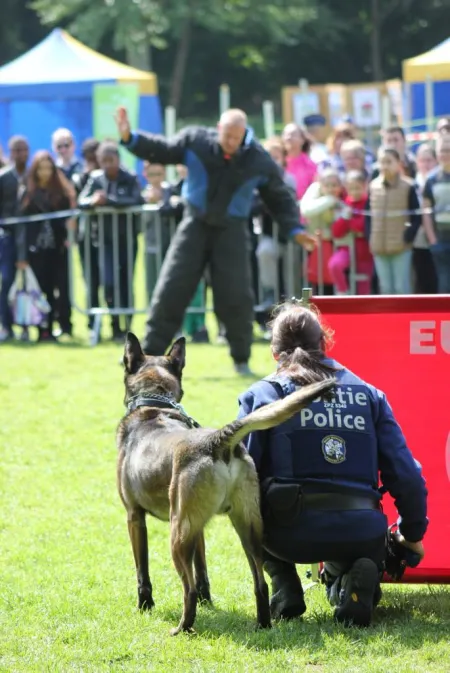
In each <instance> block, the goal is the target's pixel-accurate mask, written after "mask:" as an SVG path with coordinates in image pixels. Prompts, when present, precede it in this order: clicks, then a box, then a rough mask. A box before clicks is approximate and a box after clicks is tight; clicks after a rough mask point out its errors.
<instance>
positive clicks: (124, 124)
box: [114, 107, 131, 143]
mask: <svg viewBox="0 0 450 673" xmlns="http://www.w3.org/2000/svg"><path fill="white" fill-rule="evenodd" d="M114 119H115V121H116V124H117V130H118V132H119V135H120V138H121V140H123V142H124V143H127V142H128V141H129V140H130V136H131V127H130V122H129V119H128V112H127V109H126V108H124V107H119V108H117V112H116V114H115V117H114Z"/></svg>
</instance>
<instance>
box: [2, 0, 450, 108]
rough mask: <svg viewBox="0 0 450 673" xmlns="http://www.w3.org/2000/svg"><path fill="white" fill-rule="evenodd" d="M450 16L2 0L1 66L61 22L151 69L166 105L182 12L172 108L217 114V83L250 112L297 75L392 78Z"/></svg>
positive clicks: (140, 0)
mask: <svg viewBox="0 0 450 673" xmlns="http://www.w3.org/2000/svg"><path fill="white" fill-rule="evenodd" d="M29 6H31V7H32V8H33V10H31V9H29V8H28V7H29ZM374 8H376V9H377V16H378V19H377V22H375V20H374ZM449 15H450V0H427V1H426V2H425V1H424V0H221V1H219V0H183V1H180V0H2V16H7V17H8V21H0V63H3V62H6V61H7V60H9V59H12V58H14V57H15V56H18V55H20V53H22V52H23V51H24V50H25V49H27V48H28V49H29V48H30V47H32V46H34V44H36V43H37V42H38V41H39V40H40V39H42V37H43V36H44V35H45V34H46V32H47V31H48V28H49V27H50V26H55V25H61V26H62V27H65V28H68V29H69V31H71V32H73V34H74V35H75V36H76V37H77V38H78V39H80V40H82V41H83V42H86V43H87V44H89V45H91V46H92V47H94V48H96V49H100V50H101V51H102V52H104V53H106V54H108V55H109V56H111V57H113V58H117V59H118V60H121V61H128V62H130V63H132V64H133V65H137V66H138V67H152V69H153V70H155V71H156V72H157V74H158V78H159V83H160V91H161V95H162V98H163V103H164V104H166V103H167V102H168V99H169V90H170V91H171V92H172V89H173V87H172V84H173V80H174V79H175V75H174V70H175V68H174V64H175V63H176V62H177V55H178V56H179V54H180V40H181V39H182V35H183V28H185V26H186V19H187V18H189V22H190V36H189V42H190V45H188V48H187V49H185V51H183V52H182V58H181V61H182V62H183V63H184V66H185V67H184V72H180V70H179V69H178V70H177V76H178V79H179V80H181V81H182V85H183V96H182V98H181V102H180V105H179V113H180V115H181V116H183V117H189V116H204V115H211V114H216V113H217V107H218V105H217V91H218V87H219V85H220V84H221V83H222V82H227V83H228V84H229V85H230V88H231V97H232V101H233V102H234V104H236V105H240V106H242V107H245V108H246V109H247V110H248V111H249V112H250V113H253V112H256V111H259V110H260V108H261V101H262V100H264V99H265V98H273V99H274V100H275V101H276V102H278V101H279V95H280V88H281V87H282V86H284V85H288V84H291V85H295V84H296V82H297V81H298V79H299V78H300V77H305V78H306V79H308V80H309V81H310V82H311V83H314V84H321V83H327V82H343V83H351V82H364V81H368V80H370V79H373V78H375V77H376V76H378V75H379V73H380V72H381V73H382V76H383V77H384V78H391V77H398V76H400V75H401V62H402V60H403V59H405V58H409V57H411V56H414V55H416V54H419V53H421V52H423V51H425V50H427V49H430V48H432V47H433V46H435V45H436V44H438V43H439V42H441V41H442V40H444V39H446V38H447V37H448V16H449ZM38 16H39V18H40V20H41V21H42V22H43V24H44V27H42V26H40V25H39V23H38V20H37V17H38ZM375 23H377V25H378V31H377V34H378V37H379V44H378V46H377V45H374V43H373V35H374V30H375V28H376V26H375ZM376 46H377V49H376V48H375V47H376ZM149 47H152V60H151V62H150V59H149V51H150V50H149ZM185 47H186V45H185ZM179 60H180V59H178V61H179ZM139 64H141V65H139ZM180 88H181V87H180V82H178V89H180Z"/></svg>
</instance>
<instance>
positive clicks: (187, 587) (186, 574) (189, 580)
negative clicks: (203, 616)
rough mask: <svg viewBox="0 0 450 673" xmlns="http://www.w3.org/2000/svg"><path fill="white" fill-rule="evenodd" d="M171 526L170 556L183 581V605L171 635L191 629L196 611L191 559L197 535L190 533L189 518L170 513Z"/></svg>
mask: <svg viewBox="0 0 450 673" xmlns="http://www.w3.org/2000/svg"><path fill="white" fill-rule="evenodd" d="M170 526H171V547H172V558H173V562H174V564H175V568H176V569H177V572H178V574H179V576H180V579H181V581H182V583H183V590H184V605H183V614H182V616H181V620H180V623H179V624H178V626H177V628H175V629H172V630H171V632H170V634H171V635H172V636H176V635H178V634H179V633H180V632H181V631H188V632H191V633H192V631H193V629H192V626H193V624H194V621H195V616H196V612H197V597H198V594H197V589H196V585H195V579H194V569H193V559H194V554H195V549H196V546H197V544H198V537H197V536H195V537H194V536H192V535H190V531H189V520H188V519H187V518H185V519H184V520H181V521H180V519H179V518H178V517H177V516H176V515H172V516H171V520H170Z"/></svg>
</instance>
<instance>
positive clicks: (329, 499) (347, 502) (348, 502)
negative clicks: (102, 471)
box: [301, 493, 380, 512]
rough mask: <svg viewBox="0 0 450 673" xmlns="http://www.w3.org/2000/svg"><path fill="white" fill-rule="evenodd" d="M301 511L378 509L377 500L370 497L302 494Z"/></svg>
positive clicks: (338, 494)
mask: <svg viewBox="0 0 450 673" xmlns="http://www.w3.org/2000/svg"><path fill="white" fill-rule="evenodd" d="M301 507H302V509H316V510H322V511H330V512H331V511H337V510H352V509H353V510H358V509H380V503H379V501H378V500H375V499H374V498H370V497H364V496H357V495H347V494H344V493H303V494H302V495H301Z"/></svg>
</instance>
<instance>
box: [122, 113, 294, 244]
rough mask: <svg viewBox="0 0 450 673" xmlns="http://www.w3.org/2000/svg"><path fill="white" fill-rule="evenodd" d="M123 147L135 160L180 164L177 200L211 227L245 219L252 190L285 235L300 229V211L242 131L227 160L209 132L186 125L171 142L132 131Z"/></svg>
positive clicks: (265, 154) (260, 151)
mask: <svg viewBox="0 0 450 673" xmlns="http://www.w3.org/2000/svg"><path fill="white" fill-rule="evenodd" d="M122 144H123V145H125V147H126V148H127V149H129V150H130V152H132V153H133V154H134V155H135V156H137V157H138V158H140V159H145V160H147V161H150V162H152V163H158V164H165V165H167V164H184V165H185V166H187V168H188V175H187V178H186V180H185V183H184V185H183V197H184V199H185V200H186V202H187V204H188V210H190V211H191V214H192V216H193V217H196V218H198V219H201V220H202V221H204V222H206V223H207V224H209V225H211V226H221V227H223V226H225V225H226V224H227V222H228V221H230V220H231V221H235V220H243V221H244V220H245V221H247V220H248V218H249V216H250V212H251V208H252V199H253V191H254V190H255V189H257V190H258V191H259V193H260V195H261V198H262V199H263V201H264V203H265V204H266V206H267V208H268V209H269V211H270V212H271V214H272V215H273V217H274V219H275V220H276V221H277V222H278V224H279V226H280V228H281V230H282V231H283V233H284V234H285V236H286V237H287V236H290V235H294V234H296V233H299V232H301V231H304V228H303V227H302V226H301V224H300V212H299V209H298V206H297V203H296V202H295V199H294V198H293V197H292V195H291V193H290V191H289V189H288V188H287V187H286V185H285V184H284V181H283V176H282V173H281V171H280V169H279V167H278V166H277V164H276V163H275V162H274V161H273V159H272V158H271V157H270V155H269V154H268V152H266V151H265V149H264V148H263V147H262V145H261V144H260V143H259V142H257V141H256V140H255V139H254V138H253V132H252V130H251V129H247V132H246V134H245V137H244V141H243V143H242V145H241V147H240V149H239V150H238V152H237V153H236V154H234V155H233V156H232V157H230V158H227V157H226V156H225V155H224V153H223V151H222V148H221V147H220V145H219V142H218V133H217V131H216V130H215V129H208V128H204V127H197V126H193V127H187V128H185V129H183V130H182V131H180V132H179V133H178V134H177V135H176V136H174V137H173V138H170V139H167V138H164V137H163V136H157V135H150V134H143V133H133V134H132V135H131V138H130V140H129V142H128V143H123V142H122Z"/></svg>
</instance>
